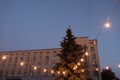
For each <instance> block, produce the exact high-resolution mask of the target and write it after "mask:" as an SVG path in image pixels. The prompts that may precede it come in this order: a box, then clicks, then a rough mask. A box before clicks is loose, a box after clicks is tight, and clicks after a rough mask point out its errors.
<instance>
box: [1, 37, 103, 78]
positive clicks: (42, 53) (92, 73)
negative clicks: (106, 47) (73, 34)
mask: <svg viewBox="0 0 120 80" xmlns="http://www.w3.org/2000/svg"><path fill="white" fill-rule="evenodd" d="M76 42H77V44H80V45H83V46H87V53H86V55H85V61H86V63H87V69H88V77H89V78H90V79H91V80H101V75H100V63H99V56H98V45H97V40H96V39H95V40H89V39H88V37H81V38H76ZM60 53H61V48H52V49H37V50H19V51H4V52H0V79H1V80H13V79H15V80H28V79H29V78H30V79H31V80H48V79H49V80H54V78H55V77H56V76H59V74H60V73H59V72H58V73H55V72H54V70H53V66H55V64H56V63H58V62H59V57H58V56H57V54H60Z"/></svg>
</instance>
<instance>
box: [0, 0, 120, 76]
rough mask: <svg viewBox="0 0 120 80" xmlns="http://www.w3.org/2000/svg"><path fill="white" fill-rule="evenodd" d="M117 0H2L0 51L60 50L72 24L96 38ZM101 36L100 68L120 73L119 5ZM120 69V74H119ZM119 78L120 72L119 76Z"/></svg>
mask: <svg viewBox="0 0 120 80" xmlns="http://www.w3.org/2000/svg"><path fill="white" fill-rule="evenodd" d="M116 1H117V0H0V51H14V50H29V49H44V48H45V49H46V48H57V47H60V46H59V42H60V41H61V40H62V38H63V37H64V35H65V30H66V28H67V27H68V26H69V25H70V26H71V29H72V32H73V34H74V35H75V36H77V37H84V36H88V37H89V39H95V36H96V35H97V33H98V32H99V31H100V30H101V29H102V28H103V26H102V25H103V23H104V21H105V20H106V18H107V17H108V16H109V14H110V11H111V10H112V8H113V6H114V5H115V4H116ZM110 23H111V27H110V28H109V29H103V30H102V31H101V34H100V35H99V36H98V38H97V39H98V48H99V56H100V62H101V67H102V68H104V67H105V66H107V65H108V66H110V67H111V68H113V70H114V71H117V72H116V73H118V72H120V69H118V68H117V64H120V58H119V56H120V47H119V46H120V42H119V41H120V37H119V35H120V3H119V5H118V6H117V7H116V8H115V11H114V12H113V14H112V16H111V19H110ZM118 70H119V71H118ZM119 75H120V73H119Z"/></svg>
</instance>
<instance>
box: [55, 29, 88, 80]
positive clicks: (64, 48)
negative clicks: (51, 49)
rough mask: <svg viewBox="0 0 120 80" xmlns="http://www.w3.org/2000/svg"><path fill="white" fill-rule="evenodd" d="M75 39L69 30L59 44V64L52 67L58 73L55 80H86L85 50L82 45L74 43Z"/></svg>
mask: <svg viewBox="0 0 120 80" xmlns="http://www.w3.org/2000/svg"><path fill="white" fill-rule="evenodd" d="M75 39H76V37H74V35H72V31H71V29H70V27H69V28H67V30H66V35H65V37H64V39H63V41H62V42H60V44H61V53H60V54H58V57H59V58H60V62H59V63H57V64H56V65H55V67H54V70H55V71H57V72H58V73H59V75H58V76H57V78H56V79H55V80H87V76H86V72H87V69H86V63H85V58H83V56H84V55H85V51H86V49H85V48H84V46H82V45H78V44H77V43H76V41H75Z"/></svg>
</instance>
